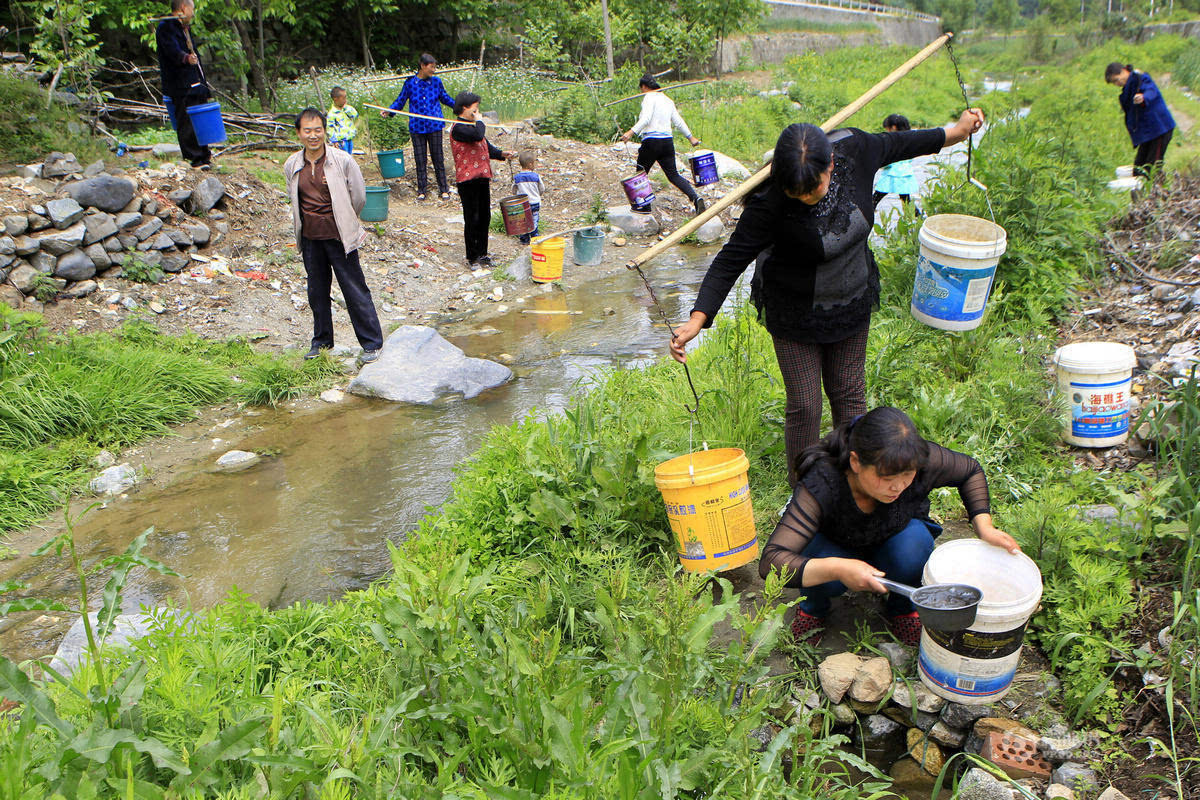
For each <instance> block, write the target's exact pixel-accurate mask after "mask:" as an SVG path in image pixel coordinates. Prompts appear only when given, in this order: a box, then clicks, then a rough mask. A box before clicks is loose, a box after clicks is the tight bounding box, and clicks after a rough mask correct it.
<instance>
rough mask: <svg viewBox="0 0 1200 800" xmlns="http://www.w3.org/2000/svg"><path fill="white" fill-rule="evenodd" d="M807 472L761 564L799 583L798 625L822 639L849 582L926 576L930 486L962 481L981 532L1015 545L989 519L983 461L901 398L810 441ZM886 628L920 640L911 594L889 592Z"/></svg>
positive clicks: (804, 634)
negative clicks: (903, 406)
mask: <svg viewBox="0 0 1200 800" xmlns="http://www.w3.org/2000/svg"><path fill="white" fill-rule="evenodd" d="M796 472H797V474H798V475H799V477H800V480H799V483H798V484H797V485H796V489H795V491H794V492H793V493H792V499H791V500H790V501H789V502H788V505H787V508H786V509H785V510H784V513H783V516H782V517H781V518H780V520H779V524H778V525H776V526H775V531H774V532H773V533H772V534H771V538H770V539H769V540H768V541H767V546H766V547H765V548H763V553H762V558H761V559H760V560H759V562H758V572H759V574H760V575H761V576H762V577H763V578H766V577H767V575H768V574H769V573H770V572H771V571H772V570H775V571H778V572H780V573H781V574H783V576H784V577H785V578H787V583H788V585H789V586H794V587H797V588H802V589H803V591H804V594H805V598H804V599H803V600H802V601H801V602H800V604H799V606H797V608H796V617H795V620H794V621H793V622H792V632H793V633H794V634H795V636H796V638H797V639H799V640H801V641H808V642H810V643H814V644H815V640H816V639H817V638H819V629H820V628H821V627H822V625H823V620H824V617H825V615H826V614H828V613H829V605H830V599H831V598H833V597H836V596H837V595H839V594H842V593H843V592H845V591H846V590H847V589H853V590H855V591H872V592H884V591H886V589H885V588H884V586H883V584H881V583H880V582H879V581H878V580H877V578H880V577H884V576H886V577H888V578H889V579H891V580H894V581H899V582H900V583H907V584H909V585H910V586H916V585H920V583H921V574H922V572H923V571H924V569H925V562H926V561H928V560H929V554H930V553H932V552H933V543H934V539H935V538H937V536H938V534H940V533H941V532H942V528H941V526H940V525H938V524H937V523H936V522H933V521H932V520H930V519H929V493H930V492H931V491H933V490H934V489H936V488H938V487H941V486H953V487H955V488H957V489H958V494H959V497H960V498H962V502H963V507H964V508H965V509H966V511H967V518H968V519H969V520H970V521H971V526H972V527H973V528H974V529H975V533H976V535H978V536H979V538H980V539H982V540H983V541H985V542H987V543H988V544H991V545H995V546H996V547H1002V548H1004V549H1005V550H1007V551H1009V552H1010V553H1015V552H1017V551H1018V550H1019V549H1020V548H1018V547H1017V543H1016V540H1014V539H1013V538H1012V537H1011V536H1009V535H1008V534H1007V533H1005V532H1004V531H1002V530H1000V529H999V528H997V527H996V526H995V525H993V524H992V515H991V505H990V500H989V497H988V485H987V478H986V477H985V476H984V474H983V468H982V467H980V466H979V462H978V461H976V460H975V459H973V458H971V457H970V456H968V455H965V454H964V453H958V452H955V451H954V450H949V449H947V448H945V447H942V446H941V445H937V444H934V443H933V442H927V441H925V439H923V438H921V435H920V434H919V433H918V432H917V428H916V426H915V425H913V421H912V420H911V419H909V418H908V415H907V414H905V413H904V412H903V411H901V410H900V409H898V408H888V407H881V408H876V409H874V410H873V411H870V412H868V413H867V414H864V415H863V416H861V417H855V418H854V419H853V420H849V421H847V422H845V423H843V424H841V425H839V426H837V427H836V428H834V429H833V430H832V431H831V432H830V433H829V435H828V436H826V437H825V438H824V439H822V440H821V441H820V442H819V443H817V444H816V445H814V446H812V447H810V448H808V449H807V450H806V451H805V452H804V453H803V454H802V455H801V457H800V459H799V463H798V464H796ZM884 613H885V614H886V616H887V619H888V628H889V629H890V630H891V632H892V633H893V634H894V635H895V636H896V638H898V639H899V640H900V641H901V642H903V643H905V644H909V645H916V644H917V641H918V639H920V636H921V622H920V620H919V619H918V618H917V614H916V612H915V611H914V610H913V605H912V602H911V601H910V600H909V599H908V598H906V597H903V596H901V595H898V594H892V595H889V596H888V599H887V602H886V603H885V606H884Z"/></svg>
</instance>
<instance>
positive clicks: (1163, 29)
mask: <svg viewBox="0 0 1200 800" xmlns="http://www.w3.org/2000/svg"><path fill="white" fill-rule="evenodd" d="M1162 33H1174V34H1178V35H1179V36H1187V37H1190V38H1192V39H1200V22H1162V23H1158V24H1155V25H1147V26H1145V27H1144V28H1142V29H1141V30H1140V31H1138V36H1137V40H1138V41H1139V42H1144V41H1146V40H1147V39H1153V38H1154V37H1155V36H1158V35H1159V34H1162Z"/></svg>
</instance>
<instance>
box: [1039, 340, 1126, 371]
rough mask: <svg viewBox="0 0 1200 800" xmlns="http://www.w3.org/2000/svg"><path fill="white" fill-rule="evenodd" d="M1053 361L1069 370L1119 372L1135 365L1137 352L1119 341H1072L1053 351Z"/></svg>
mask: <svg viewBox="0 0 1200 800" xmlns="http://www.w3.org/2000/svg"><path fill="white" fill-rule="evenodd" d="M1054 363H1055V364H1057V365H1058V366H1059V367H1062V368H1063V369H1065V370H1069V371H1071V372H1096V373H1105V372H1120V371H1122V370H1126V369H1133V368H1134V367H1136V366H1137V354H1136V353H1135V352H1134V350H1133V348H1132V347H1130V346H1129V345H1127V344H1121V343H1120V342H1073V343H1072V344H1065V345H1063V346H1062V347H1060V348H1058V349H1057V350H1055V351H1054Z"/></svg>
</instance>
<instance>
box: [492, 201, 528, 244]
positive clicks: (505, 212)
mask: <svg viewBox="0 0 1200 800" xmlns="http://www.w3.org/2000/svg"><path fill="white" fill-rule="evenodd" d="M500 216H501V217H502V218H503V219H504V232H505V233H507V234H508V235H509V236H522V235H524V234H526V233H533V210H532V209H531V208H530V207H529V198H528V197H526V196H525V195H523V194H512V195H509V196H508V197H501V198H500Z"/></svg>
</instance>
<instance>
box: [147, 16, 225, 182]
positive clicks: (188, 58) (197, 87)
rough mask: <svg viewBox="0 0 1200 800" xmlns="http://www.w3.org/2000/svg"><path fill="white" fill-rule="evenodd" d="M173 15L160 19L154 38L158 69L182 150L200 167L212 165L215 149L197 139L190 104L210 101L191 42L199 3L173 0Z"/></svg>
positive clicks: (197, 55)
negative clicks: (210, 148) (172, 109)
mask: <svg viewBox="0 0 1200 800" xmlns="http://www.w3.org/2000/svg"><path fill="white" fill-rule="evenodd" d="M171 14H172V15H173V16H171V17H168V18H167V19H164V20H163V21H162V22H160V23H158V29H157V30H156V31H155V35H154V38H155V41H156V43H157V45H158V71H159V76H160V77H161V79H162V90H163V94H164V95H166V96H167V97H169V98H171V102H172V103H174V104H175V125H176V133H177V135H178V137H179V151H180V152H181V153H182V154H183V157H184V158H186V159H187V160H188V162H189V163H190V164H191V165H192V166H193V167H197V168H199V169H209V168H210V167H211V166H212V151H211V150H209V149H208V145H202V144H200V142H199V141H198V140H197V139H196V129H195V128H194V127H193V126H192V117H191V115H190V114H188V108H189V107H191V106H197V105H200V104H201V103H207V102H208V101H209V99H210V98H211V94H210V93H209V90H208V83H207V82H206V81H205V79H204V66H203V65H202V64H201V63H200V56H199V54H198V53H197V52H196V48H195V47H194V46H193V44H192V33H191V29H192V21H193V20H194V19H195V18H196V4H195V3H194V2H192V0H171Z"/></svg>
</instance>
